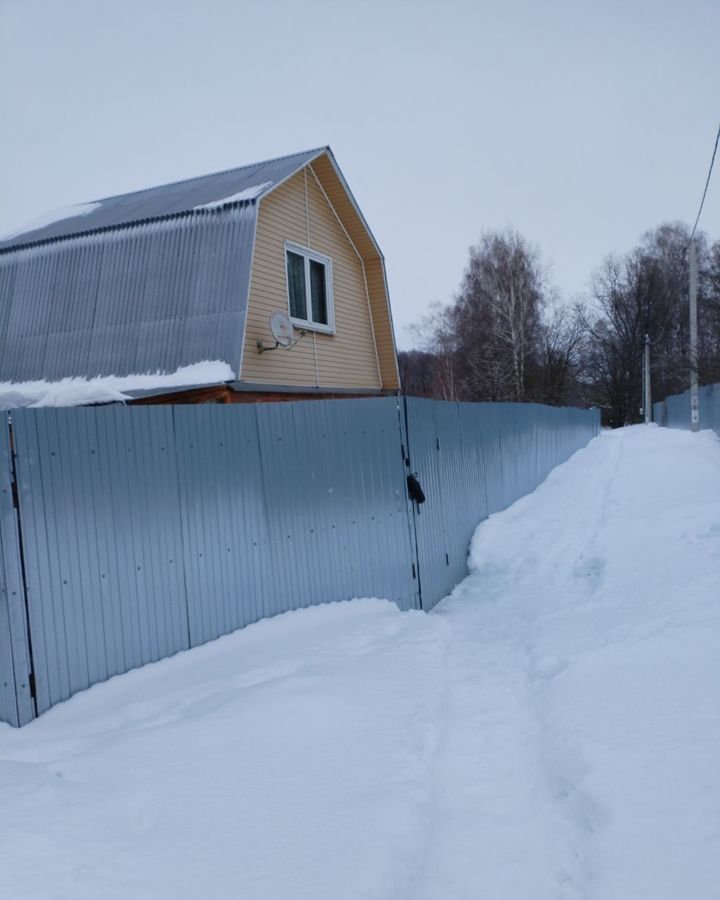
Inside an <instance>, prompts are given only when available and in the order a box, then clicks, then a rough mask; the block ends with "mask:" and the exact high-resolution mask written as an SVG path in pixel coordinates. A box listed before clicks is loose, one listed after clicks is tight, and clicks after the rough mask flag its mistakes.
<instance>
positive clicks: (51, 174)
mask: <svg viewBox="0 0 720 900" xmlns="http://www.w3.org/2000/svg"><path fill="white" fill-rule="evenodd" d="M719 37H720V2H718V0H685V2H679V0H677V2H672V3H669V2H665V0H652V2H650V0H624V2H623V0H604V2H601V3H598V2H597V0H594V2H585V0H556V2H555V0H543V2H540V0H536V2H533V0H504V2H500V0H495V2H483V0H476V2H470V0H445V2H442V3H440V2H435V3H426V2H423V0H416V2H406V0H394V2H389V0H386V2H385V3H381V2H376V0H353V2H352V3H345V2H340V0H336V2H321V0H305V2H303V3H297V2H283V0H264V2H255V0H247V2H245V0H0V133H1V134H2V138H1V139H0V163H1V164H0V233H3V232H6V231H10V230H12V229H14V228H16V227H17V226H21V225H23V224H24V223H26V222H28V221H31V220H32V219H34V218H36V217H38V216H40V215H42V214H43V213H45V212H47V211H48V210H50V209H55V208H58V207H63V206H67V205H70V204H74V203H80V202H85V201H88V200H93V199H97V198H100V197H105V196H109V195H112V194H118V193H124V192H126V191H131V190H137V189H140V188H143V187H149V186H151V185H155V184H161V183H164V182H169V181H176V180H179V179H182V178H189V177H192V176H195V175H201V174H205V173H208V172H213V171H219V170H222V169H228V168H233V167H236V166H240V165H244V164H246V163H250V162H254V161H256V160H260V159H265V158H269V157H273V156H281V155H285V154H288V153H292V152H295V151H298V150H304V149H307V148H310V147H316V146H321V145H324V144H329V145H330V146H331V147H332V149H333V151H334V153H335V156H336V158H337V160H338V163H339V165H340V167H341V168H342V170H343V172H344V174H345V176H346V178H347V180H348V182H349V184H350V186H351V188H352V190H353V193H354V194H355V197H356V198H357V200H358V202H359V204H360V207H361V208H362V210H363V212H364V214H365V217H366V219H367V220H368V222H369V224H370V227H371V228H372V230H373V232H374V234H375V236H376V238H377V239H378V242H379V244H380V246H381V247H382V249H383V252H384V254H385V257H386V260H387V270H388V281H389V286H390V294H391V302H392V307H393V314H394V318H395V325H396V332H397V340H398V345H399V346H400V347H401V348H408V347H410V346H412V345H413V342H414V338H413V336H412V333H411V332H410V331H408V326H409V325H411V324H412V323H414V322H417V321H418V320H420V319H421V317H422V316H423V315H424V314H425V313H426V312H427V310H428V307H429V306H430V304H432V303H436V302H440V303H447V302H450V301H451V300H452V298H453V296H454V294H455V293H456V291H457V289H458V287H459V284H460V281H461V278H462V274H463V269H464V266H465V263H466V260H467V256H468V249H469V247H470V246H471V245H472V244H474V243H475V242H476V241H477V240H478V239H479V237H480V235H481V234H482V233H483V231H486V230H493V229H502V228H505V227H506V226H509V225H510V226H513V227H515V228H516V229H518V230H519V231H520V232H521V233H522V234H523V235H524V236H525V237H526V238H527V239H528V240H529V241H530V242H532V243H534V244H536V245H537V246H538V247H539V249H540V252H541V254H542V258H543V260H544V262H545V263H546V264H548V265H549V266H550V272H551V278H552V280H553V281H554V283H555V284H556V285H557V287H558V288H559V290H560V292H561V295H562V297H563V298H564V300H566V301H570V300H572V299H574V298H575V297H576V296H577V295H579V294H582V293H583V291H585V290H586V287H587V282H588V279H589V276H590V274H591V272H592V270H593V268H594V267H595V266H597V265H598V264H599V263H600V262H601V260H602V259H603V257H604V256H605V255H606V254H608V253H610V252H613V251H624V250H629V249H630V248H631V247H632V246H633V245H634V244H635V243H636V242H637V241H638V239H639V238H640V237H641V235H642V234H643V233H644V232H645V231H646V230H648V229H649V228H652V227H654V226H656V225H659V224H660V223H662V222H665V221H675V220H683V221H685V222H692V221H693V220H694V217H695V214H696V212H697V207H698V204H699V201H700V196H701V194H702V189H703V186H704V182H705V177H706V175H707V169H708V165H709V162H710V155H711V152H712V145H713V142H714V139H715V134H716V131H717V127H718V121H719V120H720V49H719V47H720V43H719ZM701 227H703V228H704V229H705V230H706V231H707V232H708V234H709V235H710V236H711V237H712V238H715V239H717V238H720V163H718V168H717V169H716V171H715V175H714V178H713V182H712V183H711V186H710V190H709V193H708V198H707V201H706V205H705V210H704V212H703V218H702V221H701Z"/></svg>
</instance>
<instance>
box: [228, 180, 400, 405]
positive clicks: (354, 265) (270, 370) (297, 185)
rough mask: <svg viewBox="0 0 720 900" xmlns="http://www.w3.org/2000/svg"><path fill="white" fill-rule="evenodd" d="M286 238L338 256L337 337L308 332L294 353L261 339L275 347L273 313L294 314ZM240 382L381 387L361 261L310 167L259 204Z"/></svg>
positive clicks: (335, 291)
mask: <svg viewBox="0 0 720 900" xmlns="http://www.w3.org/2000/svg"><path fill="white" fill-rule="evenodd" d="M306 198H307V199H306ZM285 241H293V242H294V243H296V244H301V245H302V246H304V247H309V248H310V249H311V250H316V251H318V252H319V253H324V254H325V255H326V256H329V257H330V258H331V259H332V263H333V296H334V307H335V334H332V335H328V334H321V333H317V332H311V331H309V332H308V333H307V334H306V336H305V337H303V338H302V339H301V340H300V341H299V342H298V344H296V345H295V346H294V347H293V348H292V349H290V350H283V349H278V350H274V351H272V352H271V353H262V354H260V353H258V351H257V346H256V342H257V341H258V340H260V341H263V342H264V343H266V344H269V343H272V337H271V335H270V329H269V326H268V319H269V317H270V315H271V313H273V312H274V311H275V310H278V309H281V310H283V311H285V312H287V309H288V297H287V282H286V276H285ZM241 378H242V379H243V380H244V381H250V382H257V383H261V384H288V385H312V386H318V387H346V388H379V387H381V381H380V374H379V367H378V356H377V350H376V347H375V340H374V335H373V327H372V320H371V316H370V304H369V302H368V294H367V287H366V279H365V273H364V271H363V263H362V261H361V259H360V258H359V257H358V255H357V253H356V252H355V250H354V248H353V245H352V243H351V242H350V240H349V238H348V237H347V236H346V234H345V232H344V230H343V228H342V226H341V225H340V223H339V222H338V219H337V217H336V216H335V213H334V212H333V210H332V208H331V206H330V204H329V203H328V201H327V199H326V198H325V196H324V194H323V191H322V189H321V187H320V185H319V184H318V182H317V180H316V178H315V176H314V174H313V172H312V171H311V170H310V169H308V168H305V169H304V170H303V171H301V172H298V173H297V174H296V175H294V176H293V177H292V178H290V179H289V180H288V181H287V182H286V183H285V184H284V185H281V186H280V187H279V188H277V190H275V191H273V192H272V193H271V194H270V195H269V196H268V197H266V198H265V199H264V200H262V201H261V203H260V209H259V212H258V223H257V234H256V237H255V254H254V257H253V271H252V278H251V282H250V302H249V306H248V315H247V327H246V332H245V348H244V356H243V364H242V373H241ZM393 386H394V385H393Z"/></svg>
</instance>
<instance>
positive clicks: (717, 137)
mask: <svg viewBox="0 0 720 900" xmlns="http://www.w3.org/2000/svg"><path fill="white" fill-rule="evenodd" d="M719 141H720V125H718V133H717V136H716V137H715V147H714V149H713V155H712V159H711V160H710V169H709V170H708V175H707V180H706V181H705V190H704V191H703V195H702V200H701V201H700V209H699V210H698V214H697V217H696V219H695V224H694V225H693V230H692V234H691V235H690V240H691V241H692V239H693V238H694V237H695V229H696V228H697V227H698V222H699V221H700V214H701V213H702V210H703V205H704V203H705V197H706V196H707V191H708V185H709V184H710V176H711V175H712V170H713V165H714V164H715V154H716V153H717V148H718V142H719Z"/></svg>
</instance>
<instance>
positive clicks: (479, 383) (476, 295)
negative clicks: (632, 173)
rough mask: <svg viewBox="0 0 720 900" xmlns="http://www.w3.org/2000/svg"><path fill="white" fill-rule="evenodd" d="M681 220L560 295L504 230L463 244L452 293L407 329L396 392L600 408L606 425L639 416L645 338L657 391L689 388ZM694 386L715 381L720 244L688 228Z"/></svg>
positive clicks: (526, 246)
mask: <svg viewBox="0 0 720 900" xmlns="http://www.w3.org/2000/svg"><path fill="white" fill-rule="evenodd" d="M689 240H690V230H689V229H688V227H687V226H686V225H684V224H682V223H673V224H665V225H661V226H660V227H659V228H656V229H654V230H652V231H649V232H647V233H646V234H645V235H644V236H643V238H642V239H641V241H640V243H639V244H638V245H637V246H636V247H634V248H633V249H632V250H630V251H629V252H628V253H624V254H611V255H610V256H608V257H606V258H605V259H604V260H603V262H602V263H601V264H600V266H598V268H597V269H596V270H595V271H594V272H593V273H592V276H591V278H590V283H589V288H588V291H587V293H586V295H585V296H584V297H582V298H581V299H579V300H577V301H576V302H574V303H572V304H567V303H562V302H561V301H560V296H559V292H558V291H557V289H556V288H555V287H554V286H553V284H552V283H551V281H550V278H549V276H548V271H547V269H546V268H545V266H544V265H543V263H542V259H541V256H540V252H539V250H538V248H537V247H536V246H535V245H533V244H531V243H529V242H528V241H527V240H526V239H525V238H524V237H523V236H522V235H520V234H519V233H518V232H517V231H515V230H514V229H512V228H508V229H506V230H505V231H501V232H486V233H485V234H483V235H482V237H481V238H480V240H479V242H478V243H477V244H476V245H475V246H473V247H471V248H470V255H469V259H468V263H467V266H466V268H465V272H464V275H463V278H462V282H461V285H460V289H459V291H458V292H457V294H456V296H455V297H454V299H453V301H452V302H451V303H450V304H448V305H446V306H441V305H439V304H436V305H435V306H434V307H432V308H431V311H430V313H429V314H428V315H427V316H426V317H425V318H424V319H423V320H422V321H420V322H419V323H418V324H417V325H416V326H414V328H413V332H414V336H415V340H416V344H417V345H418V346H417V349H414V350H410V351H407V352H402V353H400V354H399V355H398V361H399V365H400V377H401V381H402V386H403V390H404V391H405V393H407V394H412V395H416V396H426V397H436V398H439V399H445V400H473V401H477V400H491V401H515V402H523V401H535V402H538V403H549V404H553V405H581V406H598V407H600V408H601V410H602V413H603V420H604V422H605V423H606V424H608V425H613V426H618V425H624V424H629V423H631V422H636V421H639V419H640V409H641V404H642V360H643V351H644V346H645V335H646V334H647V335H648V336H649V339H650V347H651V380H652V390H653V396H654V398H655V399H656V400H659V399H663V398H664V397H666V396H668V395H669V394H674V393H678V392H680V391H683V390H685V389H686V388H687V387H688V385H689V367H690V358H689V316H688V277H689V268H688V267H689V256H688V247H689ZM695 242H696V247H697V257H698V290H697V302H698V368H699V377H700V383H701V384H702V383H706V384H707V383H711V382H715V381H720V241H716V242H715V243H711V242H709V241H708V239H707V237H706V236H705V235H704V234H701V233H700V234H698V233H696V235H695Z"/></svg>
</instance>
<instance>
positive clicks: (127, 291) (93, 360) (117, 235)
mask: <svg viewBox="0 0 720 900" xmlns="http://www.w3.org/2000/svg"><path fill="white" fill-rule="evenodd" d="M325 152H328V154H329V150H328V148H324V147H323V148H319V149H316V150H307V151H305V152H303V153H295V154H293V155H291V156H284V157H282V158H279V159H271V160H267V161H265V162H259V163H254V164H252V165H249V166H243V167H242V168H239V169H231V170H229V171H227V172H218V173H216V174H214V175H205V176H202V177H200V178H192V179H189V180H188V181H180V182H176V183H174V184H168V185H162V186H160V187H154V188H149V189H148V190H144V191H136V192H135V193H132V194H124V195H122V196H118V197H109V198H107V199H105V200H101V201H98V202H97V203H96V204H85V205H83V206H82V207H76V208H75V210H74V212H73V211H72V210H71V211H70V215H67V214H65V215H63V216H61V217H58V218H56V219H55V220H54V221H51V219H52V217H50V218H49V219H48V220H46V222H45V223H44V224H43V225H42V226H40V227H37V226H36V227H35V228H31V229H30V230H29V231H25V232H23V233H21V234H17V235H14V236H13V237H11V238H10V239H9V240H6V241H5V242H3V243H0V381H8V382H16V383H17V382H22V381H36V380H38V381H39V380H46V381H50V380H53V381H54V380H57V379H60V378H64V377H68V376H78V377H85V378H93V377H95V376H100V375H131V374H142V373H148V372H174V371H176V370H177V369H178V368H180V367H183V366H188V365H191V364H193V363H197V362H202V361H205V360H210V361H214V360H220V361H222V362H225V363H227V364H228V365H229V366H230V367H231V369H232V370H233V371H234V372H235V374H236V377H237V376H239V374H240V365H241V355H242V344H243V336H244V333H245V318H246V314H247V304H248V295H249V289H250V274H251V267H252V253H253V245H254V241H255V227H256V222H257V208H258V206H257V201H258V200H259V199H260V198H261V197H263V196H265V194H267V193H269V192H270V191H271V190H273V188H275V187H278V185H280V184H281V183H282V182H283V181H285V180H286V179H288V178H289V177H291V176H292V175H294V174H295V173H296V172H297V171H299V170H300V169H302V168H303V166H305V165H307V164H308V163H309V162H312V161H313V160H314V159H316V158H318V157H319V156H321V155H322V154H324V153H325Z"/></svg>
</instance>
